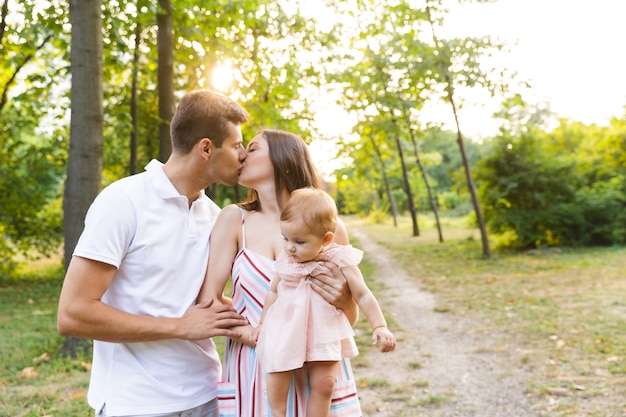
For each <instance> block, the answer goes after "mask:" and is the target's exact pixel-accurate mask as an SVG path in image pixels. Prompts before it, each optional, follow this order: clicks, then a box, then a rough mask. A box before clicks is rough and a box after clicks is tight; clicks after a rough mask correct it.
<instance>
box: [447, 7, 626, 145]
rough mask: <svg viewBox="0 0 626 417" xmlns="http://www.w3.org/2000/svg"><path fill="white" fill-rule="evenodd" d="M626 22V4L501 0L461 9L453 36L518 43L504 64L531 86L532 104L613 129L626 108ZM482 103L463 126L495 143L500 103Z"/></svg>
mask: <svg viewBox="0 0 626 417" xmlns="http://www.w3.org/2000/svg"><path fill="white" fill-rule="evenodd" d="M625 18H626V1H625V0H593V1H592V0H498V1H495V2H493V3H489V4H472V5H462V6H457V7H455V8H454V9H452V10H451V14H450V16H449V17H448V18H447V19H446V23H445V26H446V30H447V31H449V33H450V34H451V35H456V36H463V35H466V36H467V35H469V36H481V35H490V36H492V37H494V38H495V39H498V40H502V41H504V42H506V43H507V44H508V45H510V48H511V51H510V52H508V53H505V54H502V55H501V56H500V57H499V58H498V61H497V62H498V64H499V65H501V66H504V67H507V68H509V69H514V70H517V72H518V79H520V80H526V81H528V82H529V83H530V84H531V86H532V90H531V95H530V96H529V99H530V100H534V101H536V102H538V103H548V104H549V106H550V109H551V110H552V111H553V112H555V113H556V114H557V115H558V116H560V117H567V118H570V119H573V120H577V121H581V122H584V123H597V124H607V123H608V121H609V119H610V118H611V117H612V116H617V117H621V116H623V115H624V106H626V44H625V43H626V24H625V23H624V19H625ZM477 98H478V99H477V100H475V102H474V103H471V105H470V106H468V108H467V109H464V110H462V113H465V114H462V115H461V121H462V122H464V123H463V124H464V125H465V126H466V129H465V130H466V132H467V133H468V135H475V136H478V137H488V136H490V135H492V134H493V133H495V132H496V131H497V124H496V123H494V122H493V121H492V120H491V115H492V113H493V111H494V110H497V109H498V107H499V101H495V100H493V101H490V99H489V98H485V97H477ZM469 101H470V102H471V101H472V100H471V99H469ZM462 127H463V126H462Z"/></svg>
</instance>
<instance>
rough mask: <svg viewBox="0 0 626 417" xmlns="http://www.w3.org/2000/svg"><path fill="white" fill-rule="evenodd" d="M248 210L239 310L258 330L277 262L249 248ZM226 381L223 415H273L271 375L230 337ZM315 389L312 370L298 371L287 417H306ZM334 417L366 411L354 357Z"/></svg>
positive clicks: (344, 366) (341, 378)
mask: <svg viewBox="0 0 626 417" xmlns="http://www.w3.org/2000/svg"><path fill="white" fill-rule="evenodd" d="M244 214H245V211H243V210H242V222H241V228H242V236H243V248H242V249H241V251H240V252H239V253H238V254H237V257H236V258H235V261H234V263H233V270H232V279H233V294H232V299H233V306H234V307H235V309H236V310H237V311H238V312H239V313H240V314H242V315H243V316H245V317H246V318H247V319H248V321H249V322H250V324H251V325H252V326H257V325H258V323H259V319H260V318H261V312H262V310H263V302H264V301H265V294H266V293H267V291H268V290H269V286H270V281H271V279H272V277H273V275H274V262H275V261H274V260H273V259H269V258H266V257H264V256H262V255H260V254H258V253H255V252H254V251H251V250H249V249H247V248H246V234H245V215H244ZM222 372H223V374H222V382H221V383H220V389H219V391H220V392H219V403H220V417H235V416H236V417H266V416H267V417H269V416H271V412H270V408H269V402H268V401H267V393H266V392H265V375H264V374H263V372H262V371H261V370H260V368H259V364H258V362H257V360H256V353H255V350H254V348H251V347H249V346H246V345H244V344H242V343H239V342H235V341H233V340H232V339H226V347H225V350H224V361H223V371H222ZM308 394H309V387H308V380H307V374H306V372H303V371H302V369H300V370H296V371H295V372H294V373H293V377H292V383H291V389H290V392H289V398H288V407H287V416H288V417H305V410H306V401H307V399H308ZM330 415H331V416H333V417H360V416H361V408H360V405H359V400H358V396H357V392H356V384H355V381H354V376H353V374H352V367H351V365H350V361H349V359H344V360H343V361H342V362H341V365H340V370H339V372H338V374H337V381H336V383H335V391H334V393H333V400H332V404H331V412H330Z"/></svg>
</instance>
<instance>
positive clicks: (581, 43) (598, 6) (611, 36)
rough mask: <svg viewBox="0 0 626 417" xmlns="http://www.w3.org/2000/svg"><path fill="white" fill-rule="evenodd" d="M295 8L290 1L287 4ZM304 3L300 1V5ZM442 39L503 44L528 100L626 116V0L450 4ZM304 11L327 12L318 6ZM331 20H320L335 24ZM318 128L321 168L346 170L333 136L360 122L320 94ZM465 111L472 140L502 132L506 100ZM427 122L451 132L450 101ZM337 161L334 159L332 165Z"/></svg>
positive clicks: (588, 118) (481, 96) (469, 99)
mask: <svg viewBox="0 0 626 417" xmlns="http://www.w3.org/2000/svg"><path fill="white" fill-rule="evenodd" d="M287 3H289V2H287ZM298 3H300V2H298ZM451 7H452V8H451V11H450V14H449V15H448V16H447V17H446V23H445V26H444V28H443V30H444V36H448V37H452V36H456V37H464V36H484V35H489V36H492V37H493V38H495V39H497V40H500V41H504V42H505V43H506V44H507V45H508V46H509V49H510V50H509V51H506V52H501V53H499V54H498V55H496V56H495V57H494V58H493V61H492V62H490V63H493V64H494V65H495V66H498V67H501V68H507V69H509V70H511V69H512V70H515V71H517V73H518V80H519V81H527V82H529V83H530V85H531V86H532V88H531V90H529V91H528V92H526V93H525V94H526V95H525V98H526V99H527V100H529V101H530V102H533V101H534V102H535V103H542V104H546V105H547V106H548V107H549V108H550V110H551V111H553V112H554V113H556V114H557V116H559V117H566V118H570V119H572V120H577V121H581V122H584V123H598V124H606V123H607V122H608V120H609V119H610V118H611V117H612V116H620V115H622V114H623V111H624V105H625V104H626V76H625V75H624V74H626V53H625V52H624V51H625V49H624V48H625V47H624V40H626V25H625V24H624V21H623V19H624V17H625V16H626V1H622V0H596V1H594V2H589V1H584V0H498V1H495V2H490V3H483V4H480V3H475V2H464V3H462V4H459V3H456V2H451ZM300 12H306V13H311V14H312V15H315V14H318V15H319V14H323V13H328V12H327V10H323V9H320V8H319V7H313V5H312V6H311V7H310V8H304V9H302V8H301V9H300ZM332 20H333V19H332V18H331V17H329V16H327V15H325V19H321V21H322V22H323V21H326V22H327V23H328V22H332ZM235 77H236V74H234V70H233V68H232V67H231V65H230V62H221V63H220V64H219V65H217V66H216V67H215V68H214V69H213V71H212V75H211V83H212V85H213V88H216V89H218V90H220V91H226V90H227V89H228V87H229V86H230V85H231V83H232V82H233V80H234V79H235ZM317 97H318V98H317V99H316V102H315V106H314V108H315V111H316V117H315V124H316V126H317V128H318V129H319V131H320V133H321V134H322V135H323V136H325V138H324V139H320V140H314V141H313V142H312V144H311V150H312V152H313V154H314V157H315V159H316V162H317V163H318V165H319V166H320V169H321V170H322V171H323V172H325V173H329V172H332V171H333V170H334V169H335V168H337V167H339V166H341V165H342V163H343V161H340V160H333V158H329V155H332V154H333V153H334V144H333V141H332V138H337V137H339V136H343V137H345V136H346V135H349V132H350V129H351V128H352V126H353V125H354V124H355V123H356V118H355V117H354V116H352V115H349V114H347V113H346V112H345V111H344V109H343V108H342V107H341V106H340V105H338V104H337V101H338V100H339V101H340V99H341V97H340V95H338V94H336V93H335V94H329V93H327V92H326V93H324V94H317ZM462 99H463V105H462V108H461V110H460V112H459V117H460V122H461V126H462V128H463V131H464V133H465V134H466V135H467V136H468V137H469V138H470V139H474V140H480V139H482V138H488V137H491V136H493V135H494V134H495V133H497V130H498V121H497V120H495V119H494V118H493V117H492V116H493V113H494V112H496V111H497V110H498V108H499V107H500V104H501V98H497V97H496V98H493V97H490V95H489V94H487V93H486V92H484V91H482V92H481V91H478V90H473V91H467V92H464V93H463V97H462ZM422 118H423V119H424V120H425V121H432V122H437V123H441V124H443V125H444V126H445V127H447V128H450V129H453V128H454V126H453V118H452V114H451V111H450V108H449V105H448V104H446V103H440V104H435V103H432V104H430V105H428V106H427V107H426V108H425V109H424V111H423V114H422ZM331 160H332V161H331Z"/></svg>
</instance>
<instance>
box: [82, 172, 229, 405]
mask: <svg viewBox="0 0 626 417" xmlns="http://www.w3.org/2000/svg"><path fill="white" fill-rule="evenodd" d="M219 211H220V209H219V207H218V206H217V205H216V204H215V203H213V202H212V201H211V200H210V199H209V198H208V197H207V196H206V195H205V194H204V193H202V195H201V196H200V197H199V198H198V199H197V200H196V201H194V202H193V203H192V205H191V207H189V204H188V200H187V198H186V197H185V196H182V195H180V194H179V193H178V191H177V190H176V189H175V188H174V186H173V185H172V183H171V182H170V180H169V179H168V177H167V176H166V175H165V173H164V171H163V169H162V164H161V163H160V162H158V161H155V160H153V161H152V162H150V164H148V166H147V167H146V172H144V173H141V174H137V175H133V176H130V177H127V178H124V179H121V180H119V181H117V182H115V183H113V184H111V185H110V186H108V187H106V188H105V189H104V190H103V191H102V192H101V193H100V194H99V195H98V197H97V198H96V200H95V201H94V203H93V205H92V206H91V207H90V209H89V212H88V214H87V217H86V219H85V229H84V231H83V233H82V235H81V237H80V239H79V241H78V244H77V245H76V249H75V251H74V255H75V256H80V257H83V258H88V259H93V260H97V261H100V262H105V263H108V264H111V265H114V266H115V267H117V272H116V273H115V277H114V278H113V281H112V283H111V285H110V287H109V289H108V290H107V291H106V292H105V294H104V296H103V297H102V301H103V302H104V303H106V304H109V305H111V306H113V307H115V308H117V309H120V310H123V311H126V312H129V313H132V314H139V315H147V316H153V317H181V316H183V314H184V313H185V311H186V310H187V309H188V308H189V307H190V306H191V305H193V304H194V303H195V300H196V297H197V294H198V292H199V290H200V287H201V285H202V282H203V279H204V274H205V272H206V267H207V261H208V256H209V235H210V233H211V230H212V228H213V225H214V224H215V220H216V218H217V215H218V214H219ZM205 345H208V347H207V346H205ZM203 346H205V349H206V350H203V349H201V348H200V347H199V346H198V345H197V344H196V343H193V342H190V341H185V340H180V339H168V340H162V341H156V342H146V343H107V342H100V341H94V354H93V366H92V370H91V382H90V387H89V394H88V401H89V404H90V405H91V406H92V407H94V408H95V409H96V410H99V409H101V408H102V406H103V405H104V404H105V403H106V407H107V412H108V413H111V414H113V415H131V414H153V413H166V412H174V411H181V410H186V409H189V408H192V407H196V406H198V405H200V404H203V403H205V402H207V401H210V400H212V399H214V398H215V397H216V396H217V382H218V381H219V378H220V376H221V367H220V361H219V356H218V354H217V352H216V350H215V345H214V344H213V342H212V341H211V342H210V343H203Z"/></svg>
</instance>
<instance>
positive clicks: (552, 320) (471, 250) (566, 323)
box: [0, 216, 626, 417]
mask: <svg viewBox="0 0 626 417" xmlns="http://www.w3.org/2000/svg"><path fill="white" fill-rule="evenodd" d="M420 221H421V223H420V230H421V232H422V233H421V236H419V237H413V236H411V227H410V223H409V221H408V219H400V223H399V226H398V227H397V228H394V227H393V226H392V225H391V224H367V223H365V222H364V221H363V220H359V219H346V222H347V225H348V228H350V226H351V225H352V226H355V225H358V227H359V228H360V229H361V230H363V231H364V232H366V233H368V235H370V236H371V237H372V238H373V239H374V240H375V241H377V243H378V244H381V245H384V246H386V247H387V248H389V249H390V250H391V252H392V253H393V254H394V257H396V259H397V260H398V262H400V263H401V264H402V265H404V266H405V267H407V268H406V269H407V270H408V271H411V273H412V274H413V276H414V279H415V280H416V282H419V284H420V286H421V287H422V288H424V289H426V290H428V291H431V292H433V293H434V294H435V296H436V299H437V307H436V308H437V309H438V311H440V312H442V313H444V314H455V315H462V316H469V317H471V318H473V319H475V321H476V322H477V323H479V326H480V327H481V328H479V329H476V330H477V331H485V332H500V333H502V334H504V335H505V336H506V339H507V345H509V346H513V348H514V349H517V350H519V351H520V352H522V353H521V354H520V361H519V364H517V365H519V366H522V367H524V368H525V369H527V370H529V371H530V372H531V373H532V375H533V380H532V381H530V383H529V386H528V391H529V393H530V394H531V395H532V396H533V398H534V399H535V401H537V402H540V403H541V402H543V403H545V404H548V403H549V401H548V400H547V399H548V398H552V399H553V401H552V403H553V407H552V408H550V409H548V410H547V414H548V415H552V416H573V415H587V416H596V417H600V416H618V415H626V331H625V330H626V273H625V271H626V248H623V247H609V248H587V249H571V248H561V251H560V253H555V252H550V253H542V252H539V253H514V252H507V251H504V250H499V249H495V248H492V252H493V255H492V257H491V258H490V259H483V258H482V251H481V246H480V237H479V236H478V234H477V231H476V230H472V229H470V228H468V227H467V225H466V224H464V219H444V224H443V234H444V242H443V243H439V242H438V240H437V235H436V231H435V229H434V227H433V225H432V223H431V222H430V221H429V219H428V218H426V217H425V216H422V217H421V218H420ZM422 223H423V224H422ZM354 244H355V246H357V247H358V242H354ZM373 268H374V267H373V265H372V264H370V263H368V261H367V257H366V259H365V260H364V262H363V263H362V264H361V270H362V272H363V274H364V276H366V277H367V276H368V275H371V273H372V271H373ZM62 275H63V274H62V271H61V268H60V267H59V266H58V262H57V261H54V262H53V263H50V262H48V263H41V264H37V265H31V266H30V268H29V270H28V271H26V272H24V273H23V274H22V275H21V276H20V277H19V278H0V309H1V310H0V311H1V316H0V357H1V358H2V361H1V362H0V416H7V417H9V416H10V417H17V416H19V417H35V416H36V417H41V416H50V417H72V416H81V417H82V416H88V415H92V411H91V409H90V408H89V407H88V406H87V404H86V399H85V393H86V390H87V385H88V378H89V371H88V362H89V359H88V358H87V359H85V358H83V359H77V360H67V359H60V358H58V357H56V356H55V355H56V353H57V352H58V351H59V350H60V348H61V345H62V343H63V338H62V337H60V336H59V335H58V334H57V333H56V304H57V299H58V294H59V291H60V288H61V283H62ZM368 285H370V287H371V288H372V290H373V291H374V293H376V292H377V287H376V285H380V284H376V283H372V282H370V281H368ZM361 316H362V315H361ZM357 335H358V336H357V343H358V344H359V349H366V348H369V346H370V335H371V330H370V329H369V325H368V324H367V321H364V318H363V317H362V318H361V320H360V322H359V324H357ZM217 342H218V346H221V343H220V340H219V339H218V340H217ZM363 356H364V355H359V356H358V357H357V358H355V360H354V361H353V364H354V366H368V364H367V363H359V362H358V361H359V360H360V359H361V358H362V357H363ZM409 366H411V367H419V366H420V365H419V364H418V363H412V364H411V365H409ZM29 368H32V369H29ZM370 382H372V381H370ZM373 383H374V384H384V383H385V381H373ZM425 384H427V382H425ZM554 392H558V393H561V394H564V395H562V396H561V395H559V396H554V394H551V393H554ZM441 400H442V399H441V398H436V397H433V398H432V399H430V400H429V404H431V406H433V405H436V403H438V402H439V401H441Z"/></svg>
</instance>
